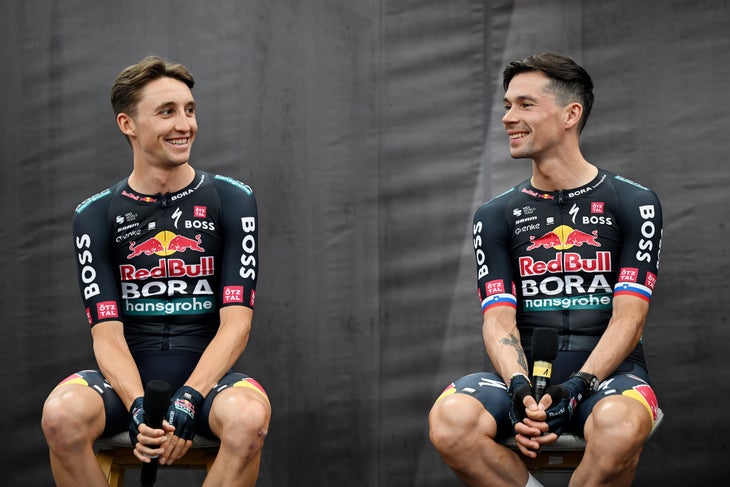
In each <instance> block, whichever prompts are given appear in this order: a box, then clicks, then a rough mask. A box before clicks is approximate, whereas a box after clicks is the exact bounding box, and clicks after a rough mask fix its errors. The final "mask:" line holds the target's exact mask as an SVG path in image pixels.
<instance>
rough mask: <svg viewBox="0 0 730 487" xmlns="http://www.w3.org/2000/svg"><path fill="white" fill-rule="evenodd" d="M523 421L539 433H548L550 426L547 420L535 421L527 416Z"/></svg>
mask: <svg viewBox="0 0 730 487" xmlns="http://www.w3.org/2000/svg"><path fill="white" fill-rule="evenodd" d="M522 422H523V424H524V425H525V426H527V427H528V428H531V429H533V430H537V431H538V434H542V433H546V432H547V431H548V430H549V428H550V426H549V425H548V424H547V423H546V422H545V421H534V420H532V419H530V418H525V419H524V420H523V421H522Z"/></svg>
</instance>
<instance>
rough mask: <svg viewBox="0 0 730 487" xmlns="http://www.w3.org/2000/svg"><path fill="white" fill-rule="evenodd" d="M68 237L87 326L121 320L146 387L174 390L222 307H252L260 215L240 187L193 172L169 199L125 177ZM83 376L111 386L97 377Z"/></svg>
mask: <svg viewBox="0 0 730 487" xmlns="http://www.w3.org/2000/svg"><path fill="white" fill-rule="evenodd" d="M73 232H74V244H75V248H76V253H77V264H78V277H79V284H80V286H81V294H82V297H83V302H84V305H85V308H86V315H87V318H88V321H89V324H90V325H91V326H95V325H97V324H98V323H101V322H104V321H110V320H117V321H121V322H123V324H124V335H125V338H126V340H127V343H128V345H129V349H130V351H131V353H132V356H133V357H134V359H135V361H136V363H137V366H138V368H139V371H140V375H141V377H142V381H143V383H146V382H147V381H148V380H150V379H162V380H167V381H168V382H170V385H171V388H172V390H173V391H174V390H176V389H177V388H178V387H180V386H181V385H182V383H183V382H184V381H185V380H186V379H187V377H188V376H189V374H190V373H191V372H192V370H193V368H194V367H195V365H196V363H197V360H198V358H199V357H200V355H201V354H202V352H203V351H204V350H205V348H206V346H207V345H208V343H209V342H210V340H211V339H212V338H213V336H214V335H215V333H216V330H217V328H218V326H219V323H220V318H219V310H220V308H221V307H224V306H231V305H242V306H247V307H250V308H253V307H254V299H255V295H256V291H255V288H256V279H257V273H258V267H257V266H258V248H257V246H258V243H257V239H258V230H257V210H256V200H255V198H254V195H253V192H252V191H251V189H250V188H249V187H248V186H246V185H245V184H243V183H240V182H238V181H235V180H233V179H230V178H226V177H222V176H217V175H212V174H209V173H206V172H204V171H199V170H198V171H196V173H195V178H194V180H193V182H192V183H191V184H190V185H188V186H187V187H186V188H184V189H182V190H180V191H178V192H176V193H174V194H166V195H143V194H139V193H137V192H135V191H134V190H132V189H131V188H130V187H129V185H128V184H127V182H126V180H124V181H122V182H120V183H118V184H116V185H115V186H113V187H111V188H109V189H107V190H105V191H103V192H101V193H99V194H97V195H95V196H92V197H91V198H89V199H87V200H86V201H84V202H83V203H82V204H81V205H79V206H78V208H77V209H76V213H75V215H74V219H73ZM229 375H231V374H229ZM235 375H236V376H237V377H236V379H237V380H244V379H246V380H250V381H251V382H253V383H254V384H255V381H252V380H251V379H250V378H247V377H246V376H243V374H235ZM80 376H81V377H83V379H84V380H85V381H86V383H87V385H90V386H92V387H94V386H96V387H95V389H97V390H99V389H108V388H109V386H108V384H106V383H105V384H103V385H102V384H99V381H100V380H101V379H103V378H101V377H100V374H98V372H96V371H83V372H81V373H80ZM73 377H76V378H78V377H79V376H72V378H73ZM226 377H228V376H226ZM67 380H68V379H67ZM226 380H228V379H226ZM230 380H231V381H232V380H233V379H230ZM233 383H234V382H231V384H229V385H232V384H233ZM255 385H256V386H257V388H258V389H261V388H260V386H258V384H255ZM216 391H217V389H216V388H214V390H213V393H211V394H209V395H208V396H209V397H208V398H206V403H208V404H207V406H208V407H206V408H205V409H208V408H209V403H210V401H212V397H213V396H214V394H215V393H216ZM100 392H102V391H100ZM261 392H262V393H263V394H265V393H264V392H263V389H261ZM102 396H114V398H116V394H114V395H109V394H102ZM110 400H111V399H110V398H108V397H105V405H106V406H107V420H108V421H107V422H108V423H109V422H110V421H111V422H113V423H114V422H115V421H112V418H109V415H110V414H111V413H110V411H109V409H115V410H118V409H119V408H118V404H116V403H115V404H114V405H113V406H112V405H111V403H110V402H109V401H110ZM116 400H117V402H119V403H120V404H121V402H120V401H118V398H116ZM121 416H122V417H120V418H118V419H119V421H118V424H117V426H115V428H121V429H124V428H126V426H127V424H128V422H129V418H128V415H127V412H126V410H124V411H123V414H122V415H121ZM107 432H109V424H108V425H107Z"/></svg>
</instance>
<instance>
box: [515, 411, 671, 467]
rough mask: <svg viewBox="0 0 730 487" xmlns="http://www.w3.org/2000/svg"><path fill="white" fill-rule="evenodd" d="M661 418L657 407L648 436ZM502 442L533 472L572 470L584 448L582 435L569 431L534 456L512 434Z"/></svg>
mask: <svg viewBox="0 0 730 487" xmlns="http://www.w3.org/2000/svg"><path fill="white" fill-rule="evenodd" d="M662 419H664V413H663V412H662V410H661V409H658V410H657V419H656V421H655V422H654V428H652V430H651V434H649V438H651V436H652V435H653V434H654V432H655V431H656V430H657V428H658V427H659V425H660V424H661V422H662ZM647 441H648V439H647ZM502 444H503V445H505V446H507V447H509V448H511V449H512V450H514V451H516V452H517V453H518V454H519V455H520V458H521V459H522V461H523V462H525V465H527V468H528V469H529V470H530V471H531V472H533V473H539V472H548V471H549V472H572V471H573V470H575V467H577V466H578V464H579V463H580V461H581V460H582V459H583V452H584V451H585V449H586V442H585V440H584V439H583V437H582V436H579V435H573V434H570V433H563V434H562V435H560V436H559V437H558V441H556V442H555V443H553V444H551V445H547V446H545V447H543V448H542V449H541V450H540V453H538V455H537V457H536V458H530V457H526V456H524V455H522V454H521V453H520V451H519V449H518V448H517V443H516V442H515V438H514V436H512V437H509V438H507V439H506V440H505V441H504V442H503V443H502Z"/></svg>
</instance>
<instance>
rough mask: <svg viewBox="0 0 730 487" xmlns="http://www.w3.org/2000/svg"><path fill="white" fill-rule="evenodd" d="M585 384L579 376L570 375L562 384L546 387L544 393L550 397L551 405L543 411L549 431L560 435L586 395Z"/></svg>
mask: <svg viewBox="0 0 730 487" xmlns="http://www.w3.org/2000/svg"><path fill="white" fill-rule="evenodd" d="M586 389H587V386H586V383H585V381H584V380H583V379H581V378H580V377H571V378H570V379H568V380H566V381H565V382H563V383H562V384H558V385H555V386H550V387H548V389H547V391H545V395H549V396H550V398H551V399H552V405H551V406H550V407H549V408H548V409H547V410H546V411H545V413H546V414H547V420H546V421H547V424H548V427H549V429H550V432H551V433H555V434H556V435H558V436H560V434H561V433H562V432H563V430H564V429H565V427H566V426H568V423H570V420H571V418H572V417H573V412H574V411H575V408H577V407H578V405H579V404H580V403H581V402H583V399H585V398H586V397H587V391H586Z"/></svg>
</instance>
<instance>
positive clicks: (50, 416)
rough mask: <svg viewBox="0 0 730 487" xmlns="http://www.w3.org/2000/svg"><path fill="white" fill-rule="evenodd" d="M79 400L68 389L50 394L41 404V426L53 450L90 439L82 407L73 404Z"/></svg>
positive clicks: (69, 446)
mask: <svg viewBox="0 0 730 487" xmlns="http://www.w3.org/2000/svg"><path fill="white" fill-rule="evenodd" d="M79 401H80V399H79V398H78V397H77V395H76V394H74V391H73V390H69V391H61V392H60V393H56V394H53V395H51V396H50V397H49V398H48V399H47V400H46V402H45V404H44V405H43V414H42V416H41V427H42V429H43V434H44V436H45V437H46V442H47V443H48V445H49V446H50V447H51V448H53V449H54V450H67V449H71V448H73V447H74V446H79V445H81V444H83V443H86V442H90V441H92V439H91V436H92V433H91V431H90V429H91V426H90V421H88V418H87V417H86V416H85V415H84V414H83V411H84V408H83V407H81V408H79V407H77V406H74V404H78V403H79Z"/></svg>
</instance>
